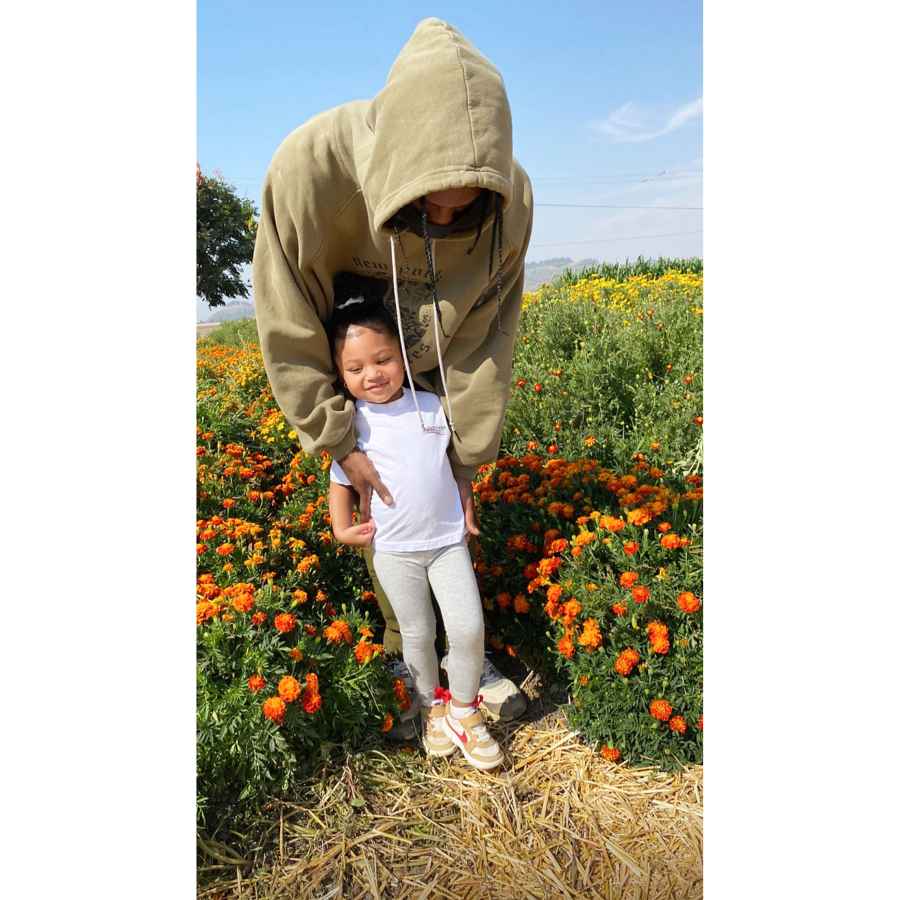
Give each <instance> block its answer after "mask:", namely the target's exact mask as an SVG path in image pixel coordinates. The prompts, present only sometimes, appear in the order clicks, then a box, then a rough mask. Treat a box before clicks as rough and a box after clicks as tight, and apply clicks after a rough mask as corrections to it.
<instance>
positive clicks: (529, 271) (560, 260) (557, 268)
mask: <svg viewBox="0 0 900 900" xmlns="http://www.w3.org/2000/svg"><path fill="white" fill-rule="evenodd" d="M599 264H600V261H599V260H596V259H579V260H577V261H576V260H574V259H571V258H570V257H568V256H556V257H554V258H553V259H542V260H540V261H539V262H530V263H525V290H526V291H534V290H537V288H539V287H540V286H541V285H542V284H546V283H547V282H548V281H553V279H554V278H556V277H558V276H559V275H562V273H563V272H565V270H566V269H572V270H573V271H575V272H578V271H580V270H581V269H585V268H587V267H588V266H597V265H599Z"/></svg>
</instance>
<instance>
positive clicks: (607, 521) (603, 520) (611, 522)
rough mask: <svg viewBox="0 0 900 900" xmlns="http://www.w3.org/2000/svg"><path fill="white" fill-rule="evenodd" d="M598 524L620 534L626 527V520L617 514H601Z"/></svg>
mask: <svg viewBox="0 0 900 900" xmlns="http://www.w3.org/2000/svg"><path fill="white" fill-rule="evenodd" d="M597 524H598V525H600V527H601V528H605V529H606V530H607V531H611V532H612V533H613V534H618V533H619V532H620V531H621V530H622V529H623V528H624V527H625V520H624V519H619V518H617V517H616V516H600V519H599V521H598V523H597Z"/></svg>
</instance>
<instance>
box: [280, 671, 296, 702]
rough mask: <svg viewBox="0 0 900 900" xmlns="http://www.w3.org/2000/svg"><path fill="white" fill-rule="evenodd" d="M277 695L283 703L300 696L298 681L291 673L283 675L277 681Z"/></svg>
mask: <svg viewBox="0 0 900 900" xmlns="http://www.w3.org/2000/svg"><path fill="white" fill-rule="evenodd" d="M278 696H279V697H281V699H282V700H284V702H285V703H293V701H294V700H296V699H297V698H298V697H299V696H300V682H299V681H297V679H296V678H294V676H293V675H285V676H284V678H282V679H281V681H279V682H278Z"/></svg>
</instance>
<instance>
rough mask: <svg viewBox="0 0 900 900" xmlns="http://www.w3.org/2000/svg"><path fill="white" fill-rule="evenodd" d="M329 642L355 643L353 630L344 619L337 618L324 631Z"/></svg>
mask: <svg viewBox="0 0 900 900" xmlns="http://www.w3.org/2000/svg"><path fill="white" fill-rule="evenodd" d="M322 634H324V635H325V640H326V641H328V643H329V644H340V643H341V642H343V643H345V644H352V643H353V632H352V631H351V630H350V625H349V624H348V623H347V622H345V621H344V620H343V619H335V620H334V621H333V622H332V623H331V624H330V625H329V626H328V627H327V628H326V629H325V630H324V631H323V632H322Z"/></svg>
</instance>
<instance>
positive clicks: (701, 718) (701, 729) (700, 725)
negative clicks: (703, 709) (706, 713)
mask: <svg viewBox="0 0 900 900" xmlns="http://www.w3.org/2000/svg"><path fill="white" fill-rule="evenodd" d="M697 728H699V729H700V731H703V716H700V718H699V719H697Z"/></svg>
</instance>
